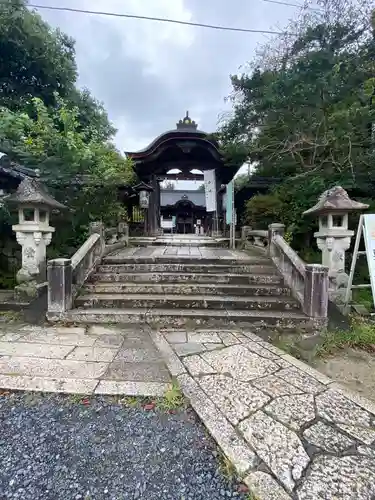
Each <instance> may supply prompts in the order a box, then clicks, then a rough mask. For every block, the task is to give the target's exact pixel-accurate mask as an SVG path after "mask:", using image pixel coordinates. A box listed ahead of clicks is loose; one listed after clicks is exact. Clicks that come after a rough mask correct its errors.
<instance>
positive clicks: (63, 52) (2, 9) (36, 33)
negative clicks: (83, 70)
mask: <svg viewBox="0 0 375 500" xmlns="http://www.w3.org/2000/svg"><path fill="white" fill-rule="evenodd" d="M76 78H77V69H76V63H75V52H74V41H73V40H72V39H71V38H70V37H68V36H67V35H65V34H63V33H61V31H59V30H53V29H51V27H50V26H49V25H48V24H47V23H45V22H44V21H43V20H42V18H41V17H40V16H39V15H38V14H37V13H36V12H33V11H30V10H29V9H28V8H27V6H26V1H25V0H3V1H2V2H1V3H0V81H1V84H0V105H2V106H7V107H8V108H9V109H12V110H20V109H22V110H23V109H25V107H26V106H27V105H28V104H29V103H30V100H31V99H32V98H33V97H39V98H41V99H42V100H43V102H44V104H45V105H46V106H51V105H54V104H55V97H54V96H55V92H57V93H58V95H60V96H61V97H65V96H67V95H68V94H70V93H71V92H72V90H73V88H74V84H75V82H76Z"/></svg>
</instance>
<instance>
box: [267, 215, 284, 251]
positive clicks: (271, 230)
mask: <svg viewBox="0 0 375 500" xmlns="http://www.w3.org/2000/svg"><path fill="white" fill-rule="evenodd" d="M284 234H285V225H284V224H280V223H278V222H274V223H272V224H270V225H269V226H268V255H269V256H271V255H272V253H271V248H272V240H273V238H274V237H275V236H276V235H280V236H283V237H284Z"/></svg>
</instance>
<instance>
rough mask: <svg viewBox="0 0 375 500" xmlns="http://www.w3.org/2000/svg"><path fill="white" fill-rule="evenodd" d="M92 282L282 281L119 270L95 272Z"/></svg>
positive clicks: (279, 280) (279, 282)
mask: <svg viewBox="0 0 375 500" xmlns="http://www.w3.org/2000/svg"><path fill="white" fill-rule="evenodd" d="M91 281H92V282H98V281H99V282H101V283H106V282H107V283H129V282H133V283H149V284H152V283H206V284H211V283H217V284H218V283H228V284H231V285H240V284H243V285H246V284H251V285H252V284H255V285H261V284H262V285H263V284H269V285H271V284H273V285H281V286H282V285H283V283H284V281H283V278H282V277H281V276H279V275H278V274H256V273H254V274H232V273H227V274H217V273H199V274H195V273H188V272H183V273H168V272H166V273H164V272H163V273H160V272H159V273H157V272H154V273H146V272H141V273H140V272H135V273H133V272H132V273H129V274H126V273H121V272H106V273H105V272H101V273H99V272H97V273H93V274H92V275H91Z"/></svg>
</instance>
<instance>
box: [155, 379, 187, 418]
mask: <svg viewBox="0 0 375 500" xmlns="http://www.w3.org/2000/svg"><path fill="white" fill-rule="evenodd" d="M184 404H185V398H184V395H183V394H182V392H181V389H180V387H179V385H178V383H177V381H176V380H173V381H172V383H171V385H170V386H169V388H168V389H167V391H166V392H165V393H164V396H163V398H162V399H160V400H159V401H158V407H159V408H161V409H163V410H167V411H170V410H177V409H179V408H181V407H183V406H184Z"/></svg>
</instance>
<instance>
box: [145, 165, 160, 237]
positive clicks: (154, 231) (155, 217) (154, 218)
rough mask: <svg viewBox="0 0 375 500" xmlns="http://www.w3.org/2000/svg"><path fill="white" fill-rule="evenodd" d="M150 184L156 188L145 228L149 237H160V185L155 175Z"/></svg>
mask: <svg viewBox="0 0 375 500" xmlns="http://www.w3.org/2000/svg"><path fill="white" fill-rule="evenodd" d="M149 184H150V185H151V186H152V187H153V188H154V190H153V191H152V192H151V193H150V199H149V206H148V209H147V223H146V224H145V228H147V229H146V232H147V235H148V236H159V235H160V184H159V180H158V179H157V177H156V176H155V175H153V176H152V177H151V179H150V181H149Z"/></svg>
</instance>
